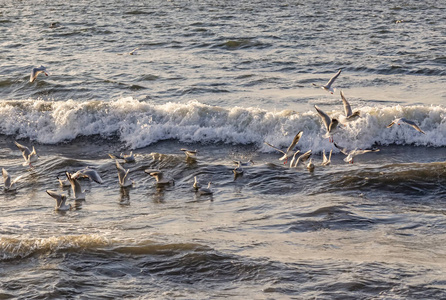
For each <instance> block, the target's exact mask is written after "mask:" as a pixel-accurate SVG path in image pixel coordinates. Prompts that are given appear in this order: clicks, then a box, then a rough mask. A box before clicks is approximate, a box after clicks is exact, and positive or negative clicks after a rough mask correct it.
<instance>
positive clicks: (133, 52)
mask: <svg viewBox="0 0 446 300" xmlns="http://www.w3.org/2000/svg"><path fill="white" fill-rule="evenodd" d="M138 49H139V47H136V48H135V49H133V50H132V51H130V52H129V55H133V54H136V50H138Z"/></svg>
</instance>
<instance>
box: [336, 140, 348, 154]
mask: <svg viewBox="0 0 446 300" xmlns="http://www.w3.org/2000/svg"><path fill="white" fill-rule="evenodd" d="M333 144H334V145H335V147H336V148H338V149H339V150H341V153H342V154H344V155H348V153H349V151H348V150H347V148H344V147H341V146H338V145H337V144H336V143H333Z"/></svg>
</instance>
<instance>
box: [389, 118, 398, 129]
mask: <svg viewBox="0 0 446 300" xmlns="http://www.w3.org/2000/svg"><path fill="white" fill-rule="evenodd" d="M397 121H398V119H397V120H393V121H392V123H390V124H389V125H387V128H390V127H392V126H393V125H395V123H396V122H397Z"/></svg>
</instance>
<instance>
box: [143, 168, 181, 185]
mask: <svg viewBox="0 0 446 300" xmlns="http://www.w3.org/2000/svg"><path fill="white" fill-rule="evenodd" d="M144 172H145V173H147V174H149V175H150V176H152V177H153V178H155V180H156V185H157V186H164V185H169V184H175V181H174V180H173V179H172V178H165V177H164V174H163V172H161V171H158V170H153V169H147V170H144Z"/></svg>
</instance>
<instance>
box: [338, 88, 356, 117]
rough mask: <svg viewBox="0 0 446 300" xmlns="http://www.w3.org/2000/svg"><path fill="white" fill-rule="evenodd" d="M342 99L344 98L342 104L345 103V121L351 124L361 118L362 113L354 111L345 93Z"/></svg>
mask: <svg viewBox="0 0 446 300" xmlns="http://www.w3.org/2000/svg"><path fill="white" fill-rule="evenodd" d="M341 98H342V103H344V112H345V120H346V121H347V122H350V121H354V120H356V119H357V118H359V115H360V111H359V110H357V111H355V112H353V111H352V108H351V106H350V103H348V101H347V99H345V96H344V92H343V91H341Z"/></svg>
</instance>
